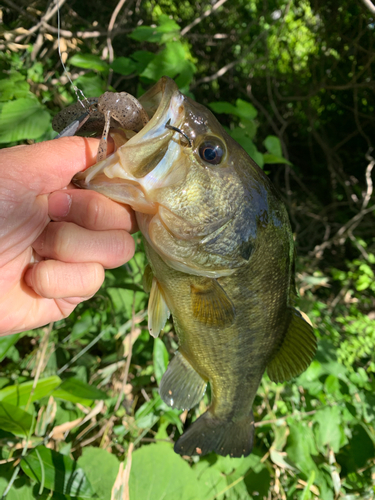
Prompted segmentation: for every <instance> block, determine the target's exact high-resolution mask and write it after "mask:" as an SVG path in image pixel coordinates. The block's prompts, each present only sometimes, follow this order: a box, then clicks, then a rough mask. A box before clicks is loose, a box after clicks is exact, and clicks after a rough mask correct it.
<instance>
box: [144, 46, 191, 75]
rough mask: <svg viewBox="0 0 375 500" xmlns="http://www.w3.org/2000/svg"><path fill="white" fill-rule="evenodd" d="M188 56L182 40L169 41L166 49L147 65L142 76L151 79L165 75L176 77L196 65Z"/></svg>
mask: <svg viewBox="0 0 375 500" xmlns="http://www.w3.org/2000/svg"><path fill="white" fill-rule="evenodd" d="M187 57H188V51H187V49H186V48H185V46H184V45H183V44H182V43H181V42H168V43H167V44H166V46H165V49H164V50H162V51H161V52H159V54H157V55H156V56H155V57H154V59H153V60H152V61H151V62H150V63H149V64H148V65H147V67H146V68H145V70H144V71H143V72H142V73H141V76H144V77H146V78H149V79H150V80H159V79H160V78H161V77H162V76H164V75H165V76H169V77H170V78H175V77H176V76H177V75H178V74H180V73H183V72H184V71H186V68H193V67H194V65H193V63H192V62H191V61H189V60H188V59H187Z"/></svg>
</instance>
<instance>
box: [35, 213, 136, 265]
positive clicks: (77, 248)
mask: <svg viewBox="0 0 375 500" xmlns="http://www.w3.org/2000/svg"><path fill="white" fill-rule="evenodd" d="M33 248H34V250H35V251H36V252H37V253H38V254H39V255H40V256H42V257H45V258H49V259H55V260H61V261H63V262H76V263H78V262H98V263H100V264H101V265H102V266H103V267H105V268H113V267H118V266H121V265H122V264H125V262H128V260H130V259H131V258H132V257H133V255H134V240H133V238H132V237H131V236H130V234H129V233H128V232H126V231H123V230H121V229H112V230H108V231H91V230H88V229H85V228H83V227H80V226H77V225H76V224H73V223H71V222H51V223H50V224H48V226H47V227H46V228H45V229H44V231H43V232H42V234H41V235H40V236H39V238H37V239H36V241H35V242H34V243H33Z"/></svg>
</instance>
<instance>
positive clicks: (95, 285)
mask: <svg viewBox="0 0 375 500" xmlns="http://www.w3.org/2000/svg"><path fill="white" fill-rule="evenodd" d="M103 281H104V269H103V266H101V265H100V264H97V263H94V262H93V263H79V264H76V263H66V262H59V261H55V260H43V261H42V262H38V263H37V264H35V265H33V266H31V267H30V268H29V269H28V270H27V271H26V274H25V282H26V284H27V285H28V286H29V287H30V288H32V289H33V290H34V291H35V293H37V294H38V295H39V296H40V297H44V298H47V299H63V298H70V297H81V298H82V300H84V299H85V298H89V297H91V296H92V295H94V293H96V292H97V291H98V290H99V288H100V287H101V285H102V283H103ZM76 303H77V302H76Z"/></svg>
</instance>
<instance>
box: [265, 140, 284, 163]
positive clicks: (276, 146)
mask: <svg viewBox="0 0 375 500" xmlns="http://www.w3.org/2000/svg"><path fill="white" fill-rule="evenodd" d="M263 144H264V145H265V147H266V149H267V151H268V152H269V153H271V155H274V156H277V157H279V158H282V156H283V152H282V149H281V143H280V139H279V138H278V137H276V136H275V135H269V136H267V137H266V138H265V140H264V141H263Z"/></svg>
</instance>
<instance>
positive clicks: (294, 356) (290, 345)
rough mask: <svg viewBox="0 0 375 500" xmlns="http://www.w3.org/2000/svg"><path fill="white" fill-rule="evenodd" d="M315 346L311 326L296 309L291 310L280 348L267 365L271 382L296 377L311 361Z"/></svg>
mask: <svg viewBox="0 0 375 500" xmlns="http://www.w3.org/2000/svg"><path fill="white" fill-rule="evenodd" d="M316 348H317V342H316V337H315V335H314V331H313V329H312V326H311V325H309V323H307V321H305V320H304V319H303V318H302V316H301V314H300V313H299V312H298V311H297V310H296V309H292V310H291V321H290V324H289V328H288V330H287V332H286V335H285V338H284V341H283V343H282V346H281V347H280V350H279V351H278V352H277V354H276V355H275V357H274V358H273V359H272V360H271V362H270V363H269V364H268V366H267V373H268V376H269V377H270V379H271V380H272V381H273V382H284V381H285V380H289V379H291V378H293V377H297V376H298V375H300V374H301V373H302V372H304V371H305V370H306V368H307V367H308V366H309V364H310V363H311V361H312V359H313V357H314V355H315V352H316Z"/></svg>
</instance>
